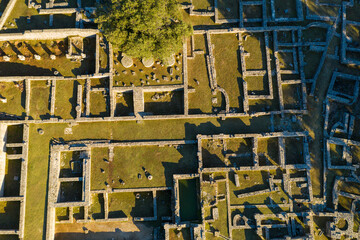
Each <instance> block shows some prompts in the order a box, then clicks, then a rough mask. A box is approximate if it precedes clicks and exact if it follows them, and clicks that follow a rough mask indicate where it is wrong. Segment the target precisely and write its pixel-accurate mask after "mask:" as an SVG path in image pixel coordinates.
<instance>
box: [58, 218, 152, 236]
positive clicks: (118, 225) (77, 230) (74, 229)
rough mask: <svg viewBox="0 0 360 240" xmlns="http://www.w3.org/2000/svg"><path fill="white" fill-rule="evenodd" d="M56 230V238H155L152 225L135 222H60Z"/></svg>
mask: <svg viewBox="0 0 360 240" xmlns="http://www.w3.org/2000/svg"><path fill="white" fill-rule="evenodd" d="M84 229H87V231H88V233H86V234H85V233H84ZM55 231H56V236H55V239H56V240H68V239H77V240H85V239H86V240H104V239H133V240H150V239H153V236H152V232H153V228H152V227H150V226H146V224H142V223H134V222H126V223H124V222H113V223H86V224H83V223H71V224H58V225H57V226H56V230H55Z"/></svg>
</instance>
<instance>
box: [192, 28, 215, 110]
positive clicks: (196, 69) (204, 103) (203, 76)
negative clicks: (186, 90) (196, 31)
mask: <svg viewBox="0 0 360 240" xmlns="http://www.w3.org/2000/svg"><path fill="white" fill-rule="evenodd" d="M194 42H195V46H194V49H195V50H203V51H204V53H206V52H207V48H206V45H205V35H195V36H194ZM188 48H190V46H188ZM188 83H189V87H190V88H194V89H195V93H190V94H189V113H192V114H195V113H211V112H212V103H211V98H212V94H211V88H210V82H209V77H208V71H207V67H206V57H205V55H202V54H196V55H195V57H194V59H189V60H188Z"/></svg>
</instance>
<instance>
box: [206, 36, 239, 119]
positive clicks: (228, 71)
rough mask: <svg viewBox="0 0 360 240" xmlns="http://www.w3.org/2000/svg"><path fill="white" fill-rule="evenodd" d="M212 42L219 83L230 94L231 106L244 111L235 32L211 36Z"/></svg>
mask: <svg viewBox="0 0 360 240" xmlns="http://www.w3.org/2000/svg"><path fill="white" fill-rule="evenodd" d="M211 42H212V44H214V46H215V50H214V55H215V69H216V79H217V83H218V85H219V86H220V87H222V88H223V89H225V91H226V92H227V94H228V95H229V100H230V107H231V108H233V109H236V110H237V111H238V112H242V111H243V107H242V96H243V94H242V79H241V74H240V63H239V55H238V54H239V52H238V51H239V44H238V39H237V37H236V35H235V34H216V35H212V36H211Z"/></svg>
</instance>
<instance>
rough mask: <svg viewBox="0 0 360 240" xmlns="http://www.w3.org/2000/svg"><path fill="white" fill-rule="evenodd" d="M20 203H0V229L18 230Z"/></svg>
mask: <svg viewBox="0 0 360 240" xmlns="http://www.w3.org/2000/svg"><path fill="white" fill-rule="evenodd" d="M19 221H20V202H6V201H4V202H0V229H2V230H5V229H19Z"/></svg>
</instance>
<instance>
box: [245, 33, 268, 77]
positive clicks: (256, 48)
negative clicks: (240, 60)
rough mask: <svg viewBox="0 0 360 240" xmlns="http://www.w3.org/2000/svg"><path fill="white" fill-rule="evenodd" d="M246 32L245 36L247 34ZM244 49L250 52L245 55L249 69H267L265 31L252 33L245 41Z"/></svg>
mask: <svg viewBox="0 0 360 240" xmlns="http://www.w3.org/2000/svg"><path fill="white" fill-rule="evenodd" d="M245 35H246V34H244V35H243V36H245ZM243 44H244V50H245V52H248V53H249V54H250V56H249V57H245V60H246V69H247V70H254V69H255V70H260V69H266V55H265V39H264V34H263V33H251V34H250V35H248V36H247V37H246V41H245V40H244V41H243Z"/></svg>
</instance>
